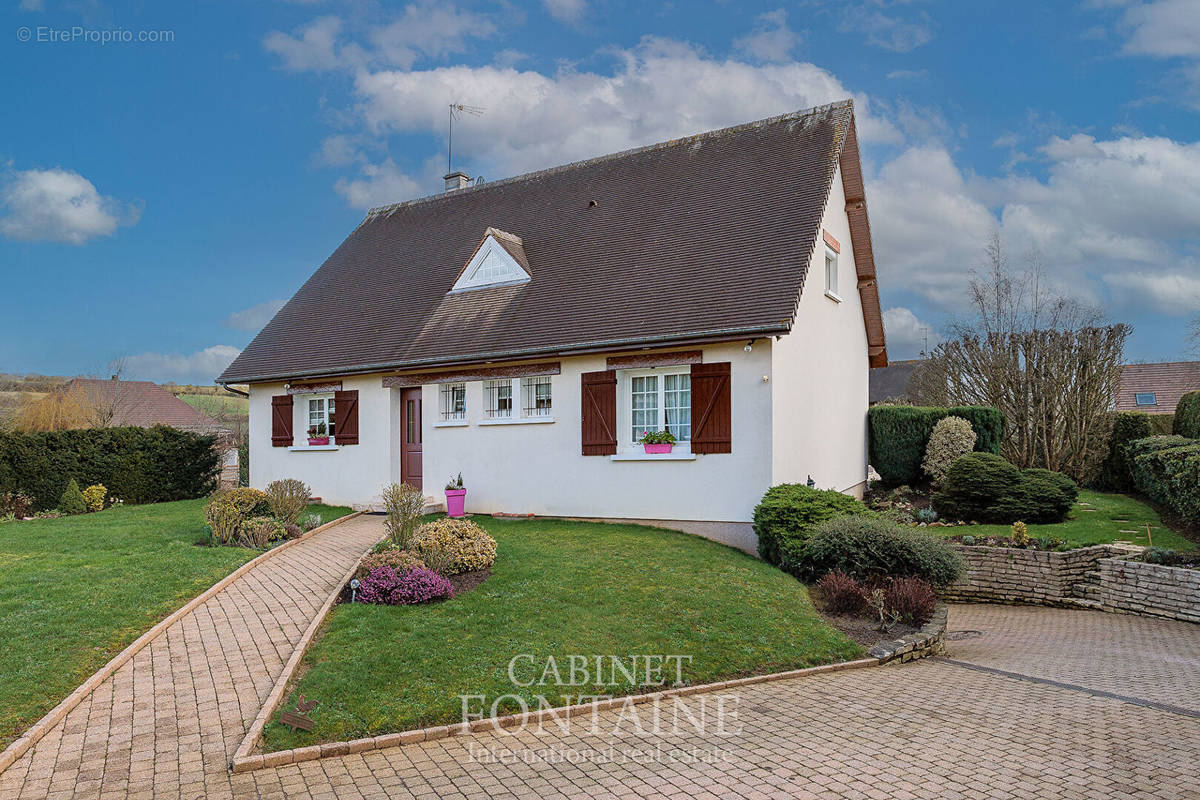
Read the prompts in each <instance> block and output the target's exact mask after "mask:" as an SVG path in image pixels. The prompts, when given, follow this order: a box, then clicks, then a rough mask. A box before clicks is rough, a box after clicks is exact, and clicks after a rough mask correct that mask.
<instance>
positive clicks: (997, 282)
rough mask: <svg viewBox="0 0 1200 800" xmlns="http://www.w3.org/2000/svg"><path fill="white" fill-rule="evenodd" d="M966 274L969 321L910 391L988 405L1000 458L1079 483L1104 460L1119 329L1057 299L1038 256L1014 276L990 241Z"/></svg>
mask: <svg viewBox="0 0 1200 800" xmlns="http://www.w3.org/2000/svg"><path fill="white" fill-rule="evenodd" d="M986 252H987V259H988V263H987V267H986V268H985V269H983V270H980V271H976V272H973V273H972V275H971V280H970V283H969V289H968V291H969V297H970V301H971V306H972V308H973V310H974V315H973V316H972V317H970V318H967V319H963V320H959V321H957V322H955V323H953V324H952V325H951V326H950V333H951V336H950V337H948V338H947V340H946V341H945V342H943V343H942V344H940V345H938V346H937V347H936V348H935V349H934V351H933V353H932V354H931V355H930V358H928V359H927V360H926V361H925V362H923V364H922V365H921V367H920V368H919V369H918V371H917V373H916V374H915V375H914V376H913V380H912V382H911V384H910V393H911V394H913V396H914V398H915V399H917V400H918V401H919V402H924V403H930V404H937V405H960V404H963V405H969V404H979V405H990V406H995V407H996V408H999V409H1000V410H1001V411H1002V412H1003V413H1004V416H1005V419H1006V421H1007V431H1006V434H1005V440H1004V444H1003V454H1004V456H1005V457H1006V458H1008V459H1009V460H1010V461H1012V462H1013V463H1014V464H1016V465H1018V466H1021V467H1032V466H1044V467H1046V468H1048V469H1053V470H1060V471H1063V472H1066V473H1068V474H1069V475H1071V476H1072V477H1074V478H1076V479H1077V480H1084V479H1086V477H1087V475H1088V473H1089V471H1090V470H1091V469H1092V467H1093V466H1094V465H1095V464H1096V463H1098V461H1099V460H1100V459H1102V458H1103V457H1104V455H1105V453H1104V452H1103V450H1104V448H1105V444H1106V442H1107V433H1106V431H1107V426H1108V424H1109V419H1108V413H1107V412H1108V410H1109V408H1110V407H1111V405H1112V402H1113V400H1114V398H1115V397H1116V392H1117V388H1118V384H1119V382H1120V377H1121V366H1122V362H1123V352H1124V343H1125V339H1126V338H1127V337H1128V336H1129V333H1130V330H1131V329H1130V328H1129V327H1128V326H1126V325H1120V324H1118V325H1102V324H1100V315H1099V313H1098V312H1097V311H1096V310H1095V309H1091V308H1088V307H1085V306H1082V305H1080V304H1079V303H1077V302H1075V301H1074V300H1072V299H1070V298H1069V297H1066V296H1063V295H1061V294H1059V293H1058V292H1057V291H1055V290H1054V288H1053V287H1052V286H1051V285H1050V284H1049V283H1048V282H1047V281H1046V280H1045V277H1044V270H1043V269H1042V266H1041V263H1040V257H1039V256H1038V254H1037V253H1031V254H1030V255H1029V256H1027V258H1026V268H1025V269H1024V270H1023V271H1021V272H1020V273H1015V274H1014V272H1013V271H1012V269H1011V268H1010V266H1009V262H1008V258H1007V255H1006V253H1005V251H1004V247H1003V242H1002V241H1001V239H1000V237H999V235H993V237H992V238H991V240H990V241H989V242H988V244H987V247H986Z"/></svg>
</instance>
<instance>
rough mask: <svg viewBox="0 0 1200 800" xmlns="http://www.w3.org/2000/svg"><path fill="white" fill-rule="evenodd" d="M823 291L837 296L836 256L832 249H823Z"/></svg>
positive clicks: (827, 247)
mask: <svg viewBox="0 0 1200 800" xmlns="http://www.w3.org/2000/svg"><path fill="white" fill-rule="evenodd" d="M825 291H826V292H827V293H828V294H831V295H833V296H834V297H837V296H838V254H837V253H836V252H835V251H834V249H833V248H832V247H829V246H826V247H825Z"/></svg>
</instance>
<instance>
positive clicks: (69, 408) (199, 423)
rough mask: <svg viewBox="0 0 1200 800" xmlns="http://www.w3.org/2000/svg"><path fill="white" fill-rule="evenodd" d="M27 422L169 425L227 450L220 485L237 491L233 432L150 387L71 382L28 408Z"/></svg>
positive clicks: (47, 425) (54, 426) (36, 425)
mask: <svg viewBox="0 0 1200 800" xmlns="http://www.w3.org/2000/svg"><path fill="white" fill-rule="evenodd" d="M22 417H23V418H24V419H25V420H26V421H27V422H28V423H29V424H28V425H27V426H26V427H29V428H32V429H45V430H61V429H70V428H119V427H137V428H150V427H153V426H155V425H167V426H169V427H172V428H179V429H180V430H185V431H192V432H195V433H207V434H214V435H216V436H217V437H218V438H219V440H220V441H221V446H222V450H223V455H222V462H221V476H220V482H221V485H223V486H236V485H237V482H238V451H237V448H236V447H233V446H230V443H229V442H228V441H226V440H228V439H229V437H230V434H231V431H230V430H229V429H228V428H226V427H224V426H223V425H221V423H219V422H217V421H216V420H214V419H213V418H212V417H210V416H208V415H207V414H202V413H201V412H199V411H197V410H196V409H194V408H192V407H191V406H190V405H188V404H187V403H185V402H184V401H183V400H180V399H179V398H178V397H176V396H175V395H173V394H171V393H170V392H168V391H167V390H166V389H164V388H162V387H161V386H159V385H158V384H156V383H151V382H150V381H123V380H117V379H116V378H112V379H109V380H104V379H98V378H72V379H71V380H69V381H67V382H66V383H64V384H63V385H62V386H60V387H58V388H57V389H56V390H54V391H53V392H50V393H49V394H47V395H46V396H45V397H43V398H41V399H40V400H38V401H36V402H35V403H33V404H31V405H30V406H29V407H27V408H26V409H25V411H23V412H22Z"/></svg>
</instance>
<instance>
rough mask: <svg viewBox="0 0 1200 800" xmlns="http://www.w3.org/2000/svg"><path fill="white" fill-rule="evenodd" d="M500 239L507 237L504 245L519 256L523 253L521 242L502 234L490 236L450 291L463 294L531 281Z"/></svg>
mask: <svg viewBox="0 0 1200 800" xmlns="http://www.w3.org/2000/svg"><path fill="white" fill-rule="evenodd" d="M490 230H491V229H489V231H490ZM497 235H500V236H504V237H507V238H506V240H505V241H506V242H507V245H508V247H509V248H511V249H513V250H516V251H517V252H524V249H523V247H522V245H521V240H520V239H518V238H516V237H515V236H512V235H511V234H506V233H503V232H502V231H501V232H492V233H489V234H488V235H487V237H486V238H484V240H483V244H481V245H480V247H479V249H478V250H477V251H475V255H474V256H472V257H471V260H470V261H469V262H468V263H467V266H466V267H465V268H464V269H463V273H462V275H461V276H459V278H458V280H457V281H455V282H454V286H453V288H451V290H450V291H452V292H461V291H465V290H467V289H483V288H486V287H488V286H506V285H509V284H513V283H524V282H525V281H528V280H529V273H528V272H526V271H525V268H524V267H522V266H521V264H520V263H518V261H517V260H516V259H515V258H513V255H512V253H511V252H509V250H508V249H505V245H502V244H501V243H500V240H499V239H497V238H496V237H497Z"/></svg>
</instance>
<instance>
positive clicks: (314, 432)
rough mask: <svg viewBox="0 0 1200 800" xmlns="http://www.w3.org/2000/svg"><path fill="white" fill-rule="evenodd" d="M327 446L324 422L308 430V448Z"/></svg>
mask: <svg viewBox="0 0 1200 800" xmlns="http://www.w3.org/2000/svg"><path fill="white" fill-rule="evenodd" d="M327 444H329V433H328V429H327V428H326V427H325V423H324V422H320V423H317V424H316V425H313V426H312V427H310V428H309V429H308V446H309V447H321V446H323V445H327Z"/></svg>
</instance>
